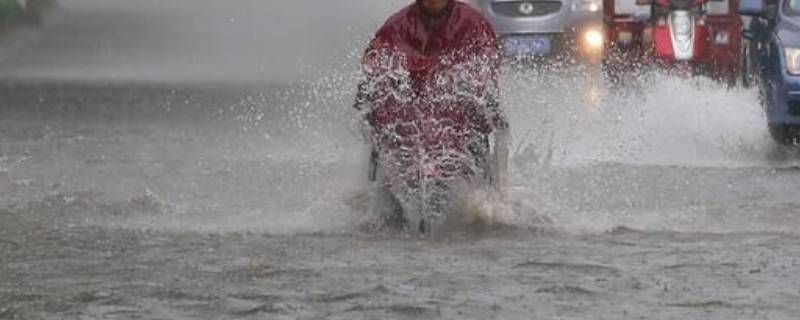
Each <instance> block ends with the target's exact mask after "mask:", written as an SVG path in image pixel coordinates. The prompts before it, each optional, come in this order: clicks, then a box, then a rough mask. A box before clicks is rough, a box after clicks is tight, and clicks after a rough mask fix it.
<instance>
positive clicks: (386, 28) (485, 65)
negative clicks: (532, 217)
mask: <svg viewBox="0 0 800 320" xmlns="http://www.w3.org/2000/svg"><path fill="white" fill-rule="evenodd" d="M499 60H500V53H499V46H498V44H497V40H496V34H495V32H494V30H493V28H492V27H491V25H490V24H489V22H488V21H487V20H485V19H484V18H483V16H482V15H481V13H480V12H478V11H477V10H475V9H473V8H472V7H470V6H469V5H467V4H465V3H463V2H460V1H457V0H416V1H415V3H413V4H410V5H409V6H407V7H405V8H403V9H402V10H400V11H399V12H398V13H396V14H394V15H393V16H392V17H391V18H389V19H388V21H387V22H386V23H385V24H384V25H383V27H381V28H380V30H378V32H377V33H376V35H375V37H374V38H373V39H372V41H371V42H370V44H369V47H368V49H367V50H366V52H365V53H364V57H363V60H362V65H363V69H364V70H363V71H364V79H363V80H362V81H361V83H360V84H359V87H358V93H357V95H356V103H355V108H356V109H358V110H360V111H361V112H362V114H363V116H364V120H365V122H366V123H367V124H368V128H369V129H370V134H369V135H370V139H371V140H372V143H373V146H372V147H373V151H372V154H371V170H370V171H371V173H370V178H371V179H372V180H374V179H375V175H376V174H375V167H376V166H377V162H378V160H379V158H380V157H382V156H383V154H382V153H381V152H380V151H381V150H382V148H385V147H386V146H387V145H393V146H394V147H398V143H399V142H398V138H397V137H403V136H410V135H414V134H416V133H418V131H419V130H422V129H419V126H418V127H416V128H412V127H408V126H405V125H404V124H405V123H413V122H415V121H416V122H424V121H430V122H431V123H436V124H441V123H444V124H446V125H447V130H448V132H455V133H453V134H451V135H450V136H449V137H444V136H437V139H438V140H439V141H430V142H427V141H426V143H430V144H436V143H438V144H441V145H447V146H450V147H453V148H456V149H459V148H460V149H464V150H462V151H464V152H469V153H470V154H471V156H472V157H474V158H475V159H476V162H477V163H481V164H482V165H484V166H485V169H486V170H485V172H484V174H485V175H486V176H487V177H486V178H487V180H489V181H490V182H491V184H492V185H493V186H494V187H495V188H497V190H498V191H499V193H500V194H501V196H504V195H505V189H504V185H505V183H506V181H505V179H506V170H507V162H508V160H507V159H508V143H509V140H510V138H509V135H510V134H509V130H508V122H507V121H506V118H505V116H504V114H503V112H502V110H501V109H500V106H499V97H498V96H499V88H498V83H497V76H498V72H499V71H498V69H499ZM388 131H391V134H387V132H388ZM492 134H493V135H494V150H493V151H494V152H491V151H490V150H489V149H490V147H489V146H490V143H489V137H490V136H491V135H492ZM452 137H457V138H452ZM448 139H449V140H448ZM444 140H447V141H444ZM450 140H457V141H459V142H456V143H451V141H450ZM443 141H444V142H443ZM414 227H416V226H414ZM420 228H422V227H420Z"/></svg>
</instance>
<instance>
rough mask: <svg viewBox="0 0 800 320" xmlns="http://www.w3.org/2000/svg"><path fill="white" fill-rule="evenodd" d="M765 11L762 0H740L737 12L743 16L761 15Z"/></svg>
mask: <svg viewBox="0 0 800 320" xmlns="http://www.w3.org/2000/svg"><path fill="white" fill-rule="evenodd" d="M765 13H766V11H765V10H764V0H742V1H741V2H739V14H741V15H743V16H751V17H763V16H764V15H765Z"/></svg>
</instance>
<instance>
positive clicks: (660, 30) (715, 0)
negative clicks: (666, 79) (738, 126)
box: [604, 0, 742, 84]
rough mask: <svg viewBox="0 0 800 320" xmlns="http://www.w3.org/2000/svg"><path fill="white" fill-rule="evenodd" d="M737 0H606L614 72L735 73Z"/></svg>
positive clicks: (728, 77) (724, 76)
mask: <svg viewBox="0 0 800 320" xmlns="http://www.w3.org/2000/svg"><path fill="white" fill-rule="evenodd" d="M738 3H739V0H604V11H605V12H604V15H605V21H606V28H607V30H608V33H607V35H606V36H607V38H608V39H609V47H608V50H609V52H608V53H607V54H606V60H605V61H604V65H605V67H606V69H607V71H608V73H609V74H610V75H611V76H612V77H616V76H617V74H618V73H620V72H630V71H631V70H636V69H638V68H641V67H642V66H645V67H647V66H658V67H662V68H663V69H665V70H670V71H671V70H679V71H680V72H687V71H688V72H690V73H692V74H703V75H707V76H709V77H712V78H714V79H718V80H722V81H727V82H729V83H731V84H734V83H736V82H737V81H738V79H739V72H740V66H741V62H742V58H741V26H742V21H741V18H740V16H739V15H738V13H737V8H738V5H739V4H738Z"/></svg>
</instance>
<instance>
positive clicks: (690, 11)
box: [651, 0, 709, 64]
mask: <svg viewBox="0 0 800 320" xmlns="http://www.w3.org/2000/svg"><path fill="white" fill-rule="evenodd" d="M706 2H707V0H655V1H654V2H653V3H652V17H651V21H652V28H653V29H652V35H653V55H654V57H655V58H656V59H657V60H658V61H659V62H661V63H666V64H670V63H671V64H681V63H683V62H690V61H697V60H698V59H699V58H700V57H703V56H704V55H705V54H706V50H707V46H708V35H709V27H708V26H707V25H706V21H705V19H706V18H705V12H704V10H703V6H704V5H705V3H706Z"/></svg>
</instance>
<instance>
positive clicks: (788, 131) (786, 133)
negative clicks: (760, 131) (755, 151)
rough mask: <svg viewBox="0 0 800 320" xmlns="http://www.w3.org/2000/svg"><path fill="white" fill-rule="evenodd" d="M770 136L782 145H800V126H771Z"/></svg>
mask: <svg viewBox="0 0 800 320" xmlns="http://www.w3.org/2000/svg"><path fill="white" fill-rule="evenodd" d="M769 134H770V135H771V136H772V139H773V140H775V142H777V143H778V144H780V145H784V146H797V145H800V126H798V125H778V124H771V125H769Z"/></svg>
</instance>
